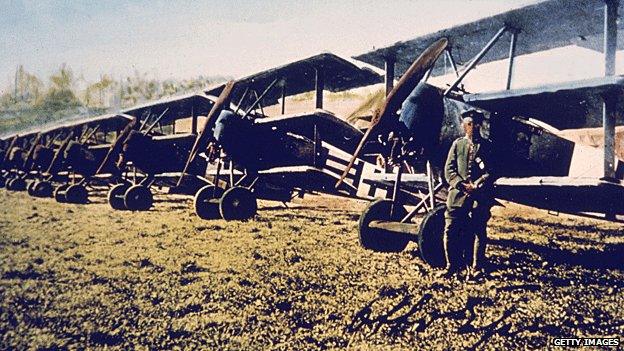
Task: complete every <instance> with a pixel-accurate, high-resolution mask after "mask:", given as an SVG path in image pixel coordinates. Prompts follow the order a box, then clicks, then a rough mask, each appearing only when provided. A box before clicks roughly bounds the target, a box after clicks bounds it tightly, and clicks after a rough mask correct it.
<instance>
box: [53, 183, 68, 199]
mask: <svg viewBox="0 0 624 351" xmlns="http://www.w3.org/2000/svg"><path fill="white" fill-rule="evenodd" d="M67 188H69V184H62V185H59V186H57V187H56V189H54V194H52V195H53V196H54V200H56V202H61V203H63V202H67V198H66V197H65V195H66V193H67Z"/></svg>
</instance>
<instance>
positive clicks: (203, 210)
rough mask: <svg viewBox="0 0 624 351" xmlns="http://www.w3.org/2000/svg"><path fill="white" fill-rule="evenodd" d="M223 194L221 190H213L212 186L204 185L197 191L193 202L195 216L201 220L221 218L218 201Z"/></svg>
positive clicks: (218, 188) (217, 188)
mask: <svg viewBox="0 0 624 351" xmlns="http://www.w3.org/2000/svg"><path fill="white" fill-rule="evenodd" d="M223 192H224V190H223V188H220V187H216V188H215V186H214V185H206V186H204V187H203V188H201V189H199V191H198V192H197V194H195V199H194V200H193V208H194V209H195V213H196V214H197V216H199V218H201V219H217V218H221V212H220V211H219V203H220V200H219V199H220V198H221V196H223Z"/></svg>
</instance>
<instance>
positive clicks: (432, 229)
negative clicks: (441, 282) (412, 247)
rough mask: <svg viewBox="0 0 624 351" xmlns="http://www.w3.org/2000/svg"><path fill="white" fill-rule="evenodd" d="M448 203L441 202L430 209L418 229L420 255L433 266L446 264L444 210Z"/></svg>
mask: <svg viewBox="0 0 624 351" xmlns="http://www.w3.org/2000/svg"><path fill="white" fill-rule="evenodd" d="M445 211H446V205H444V204H440V205H438V206H436V207H434V209H433V210H431V211H429V212H428V213H427V214H426V215H425V217H424V218H423V220H422V222H421V223H420V229H419V230H418V251H419V252H420V257H421V258H422V259H423V261H425V262H426V263H427V264H429V265H430V266H432V267H444V266H446V256H445V254H444V212H445Z"/></svg>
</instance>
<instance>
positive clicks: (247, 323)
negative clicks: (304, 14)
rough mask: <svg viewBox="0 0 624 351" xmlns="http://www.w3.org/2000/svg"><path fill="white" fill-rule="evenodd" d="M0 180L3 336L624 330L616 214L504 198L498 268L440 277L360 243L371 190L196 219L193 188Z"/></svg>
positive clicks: (136, 342) (410, 336) (452, 335)
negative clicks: (82, 189) (124, 203)
mask: <svg viewBox="0 0 624 351" xmlns="http://www.w3.org/2000/svg"><path fill="white" fill-rule="evenodd" d="M93 200H94V202H95V203H93V204H90V205H86V206H84V205H83V206H81V205H70V204H57V203H56V202H54V201H53V200H52V199H33V198H30V197H28V195H26V194H24V193H9V192H7V191H5V190H4V189H2V190H0V204H1V207H0V261H1V263H0V277H1V279H0V296H1V303H0V348H2V349H56V348H70V349H72V348H73V349H76V348H78V349H82V348H113V349H176V348H181V349H196V348H204V349H218V350H227V349H243V350H261V349H279V350H282V349H283V350H308V349H332V348H348V349H353V350H363V349H373V350H400V349H405V350H414V349H423V350H424V349H457V350H464V349H527V348H540V349H543V348H551V347H552V345H551V344H550V340H551V338H552V337H555V336H565V337H575V336H576V337H587V336H616V337H620V338H622V337H623V336H624V293H623V292H622V287H623V286H624V279H623V278H624V274H623V271H622V269H623V268H624V264H623V263H624V238H623V237H622V228H623V227H622V225H618V224H610V223H605V222H600V221H594V220H588V219H578V218H573V217H568V216H563V215H561V216H553V215H549V214H547V213H546V212H543V211H538V210H534V209H528V208H525V207H520V206H517V205H508V206H507V207H506V208H496V209H495V210H494V214H493V219H492V221H491V226H490V238H491V241H490V246H489V247H488V256H489V259H490V261H491V262H492V269H493V271H492V273H491V277H490V278H489V279H487V281H485V282H483V283H479V284H466V283H464V282H459V281H447V280H444V279H442V278H437V277H436V274H435V271H433V270H431V269H430V268H429V267H427V266H426V265H425V264H424V263H423V262H422V261H421V260H420V258H419V257H418V253H417V246H416V244H410V246H409V247H408V249H407V250H406V251H404V252H402V253H397V254H383V253H374V252H371V251H367V250H364V249H362V248H361V247H360V246H359V245H358V241H357V219H358V217H359V214H360V212H361V210H362V209H363V208H364V206H365V203H363V202H355V201H350V200H343V199H335V198H323V197H311V198H310V199H304V200H299V201H298V202H297V203H294V204H291V205H290V206H289V208H285V207H283V206H282V205H281V204H278V203H268V202H267V203H264V202H262V203H260V207H261V210H260V212H259V214H258V216H257V217H256V219H255V220H253V221H249V222H228V223H226V222H225V221H222V220H215V221H202V220H201V219H199V218H198V217H196V216H195V215H194V214H193V213H192V211H191V209H190V198H188V199H187V198H177V199H175V201H164V200H165V198H164V197H157V200H159V201H158V202H157V203H156V205H155V208H154V209H153V210H151V211H149V212H145V213H132V212H118V211H114V210H112V209H110V208H109V207H108V205H107V204H105V203H104V199H103V198H102V197H100V198H94V199H93Z"/></svg>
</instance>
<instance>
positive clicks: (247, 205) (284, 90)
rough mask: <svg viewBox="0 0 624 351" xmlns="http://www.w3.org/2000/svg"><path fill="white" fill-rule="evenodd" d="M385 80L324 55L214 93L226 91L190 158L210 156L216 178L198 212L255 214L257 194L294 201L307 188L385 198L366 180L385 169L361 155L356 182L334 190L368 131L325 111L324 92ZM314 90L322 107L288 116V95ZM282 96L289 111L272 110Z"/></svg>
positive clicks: (203, 192)
mask: <svg viewBox="0 0 624 351" xmlns="http://www.w3.org/2000/svg"><path fill="white" fill-rule="evenodd" d="M382 81H383V77H382V76H381V75H380V74H379V70H377V69H374V68H371V67H370V66H368V65H366V64H362V63H361V62H357V61H353V60H347V59H344V58H341V57H339V56H336V55H333V54H330V53H323V54H320V55H315V56H312V57H309V58H306V59H303V60H298V61H294V62H291V63H289V64H287V65H284V66H280V67H277V68H273V69H269V70H266V71H262V72H259V73H256V74H253V75H250V76H247V77H245V78H242V79H239V80H237V81H236V82H235V83H228V84H223V85H221V86H218V87H216V88H213V89H211V90H209V91H207V92H206V93H207V94H210V95H215V96H217V95H219V96H220V97H219V101H220V102H219V103H218V106H217V108H215V109H214V110H213V111H211V113H210V115H209V117H208V120H207V124H206V128H205V129H204V131H203V133H202V134H201V135H199V136H198V138H197V141H196V143H195V145H194V147H193V151H192V152H191V155H190V157H189V160H192V159H195V158H197V157H201V156H200V155H201V154H204V155H207V156H206V157H207V158H208V159H209V160H210V161H211V163H210V165H211V167H210V168H209V170H208V172H207V175H210V176H211V177H212V178H211V183H212V184H210V185H207V186H205V187H203V188H202V189H200V190H199V191H198V192H197V194H196V195H195V200H194V209H195V212H196V213H197V214H198V216H199V217H201V218H204V219H213V218H224V219H227V220H230V219H239V220H244V219H249V218H251V217H252V216H254V215H255V213H256V211H257V202H256V200H257V199H265V200H274V201H280V202H284V203H286V202H288V201H291V200H292V199H293V198H294V197H296V196H297V195H299V196H303V194H305V193H306V192H308V193H309V192H320V193H328V194H334V195H342V196H350V197H359V198H373V197H379V196H382V197H383V196H385V195H386V194H385V190H383V189H375V188H374V187H371V186H370V185H367V184H364V183H363V182H361V179H363V178H366V176H367V175H368V174H372V173H374V172H376V171H378V172H380V171H381V170H379V169H378V167H376V165H375V164H374V163H371V162H367V161H365V160H357V162H356V167H355V168H354V170H353V171H352V172H350V173H349V179H350V180H351V182H350V183H349V184H345V186H344V187H341V188H338V189H336V188H334V186H333V184H335V182H336V180H337V179H338V177H339V175H340V173H341V172H342V171H343V170H344V168H345V167H346V164H347V162H348V160H349V158H350V154H351V153H352V152H353V151H354V150H355V147H356V146H357V142H358V141H359V139H360V138H361V136H362V132H361V131H359V130H358V129H356V128H354V127H353V126H351V125H349V124H348V123H346V122H345V121H344V120H342V119H340V118H338V117H337V116H336V115H334V114H333V113H331V112H329V111H327V110H324V109H323V91H324V90H329V91H333V92H339V91H344V90H348V89H351V88H356V87H360V86H367V85H371V84H377V83H381V82H382ZM307 92H314V96H315V100H314V107H312V108H311V109H310V111H309V112H304V113H294V114H286V113H285V110H286V105H285V104H286V98H287V96H293V95H297V94H302V93H307ZM278 102H280V103H281V106H280V107H281V108H280V109H281V115H278V116H268V115H267V114H266V113H265V107H267V106H270V105H275V104H276V103H278ZM228 107H230V108H228ZM189 162H190V161H189ZM187 163H188V162H187ZM225 165H227V170H226V169H225Z"/></svg>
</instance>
